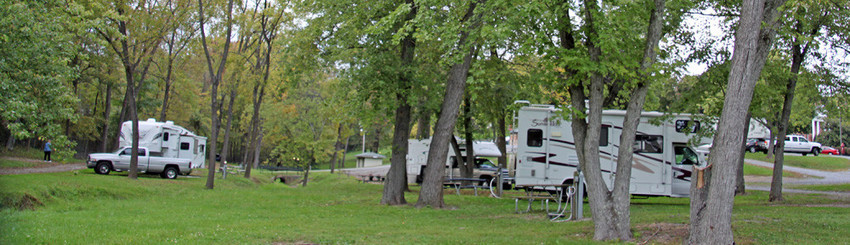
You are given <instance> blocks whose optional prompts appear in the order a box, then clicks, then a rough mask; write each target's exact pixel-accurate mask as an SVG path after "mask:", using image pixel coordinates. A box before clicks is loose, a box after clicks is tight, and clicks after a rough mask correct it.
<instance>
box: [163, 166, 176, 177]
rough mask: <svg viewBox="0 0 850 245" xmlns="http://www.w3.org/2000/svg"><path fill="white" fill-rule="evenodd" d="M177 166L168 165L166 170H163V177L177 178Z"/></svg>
mask: <svg viewBox="0 0 850 245" xmlns="http://www.w3.org/2000/svg"><path fill="white" fill-rule="evenodd" d="M177 174H178V171H177V168H174V167H167V168H165V171H162V177H163V178H166V179H176V178H177Z"/></svg>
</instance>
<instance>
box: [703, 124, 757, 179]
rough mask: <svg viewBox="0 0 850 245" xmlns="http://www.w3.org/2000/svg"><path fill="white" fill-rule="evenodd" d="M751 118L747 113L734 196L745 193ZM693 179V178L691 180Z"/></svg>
mask: <svg viewBox="0 0 850 245" xmlns="http://www.w3.org/2000/svg"><path fill="white" fill-rule="evenodd" d="M752 117H753V114H752V113H750V112H747V120H746V122H745V125H744V138H743V139H744V140H743V141H742V142H741V149H743V150H742V151H741V155H740V156H739V157H738V171H737V174H735V176H737V178H736V179H735V195H736V196H737V195H744V194H746V193H747V190H746V187H747V186H746V183H744V156H745V155H746V153H747V136H748V135H749V134H750V119H751V118H752ZM691 179H693V178H691Z"/></svg>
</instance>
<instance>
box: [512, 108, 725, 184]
mask: <svg viewBox="0 0 850 245" xmlns="http://www.w3.org/2000/svg"><path fill="white" fill-rule="evenodd" d="M560 111H561V110H560V109H558V108H556V107H555V106H552V105H528V106H524V107H522V108H520V110H519V112H518V114H517V117H516V118H515V120H516V122H515V124H514V125H516V126H517V128H516V130H517V136H518V137H517V138H516V140H512V144H516V145H517V146H516V147H517V151H516V156H515V158H514V159H515V160H514V161H515V163H512V164H511V167H515V168H516V169H515V171H510V172H511V173H512V174H514V175H515V176H514V177H515V181H516V184H517V185H536V184H567V183H572V182H573V178H574V177H573V176H574V173H575V172H576V169H577V167H578V166H579V161H578V156H577V154H576V148H575V140H574V139H573V135H572V127H571V124H570V122H569V121H566V120H563V119H561V118H560V115H559V113H560ZM625 114H626V112H625V111H623V110H604V111H603V112H602V129H601V134H600V143H599V160H600V164H601V168H602V175H603V178H604V180H605V184H606V185H607V186H608V188H609V189H611V188H612V186H613V181H614V177H615V174H616V173H615V171H616V166H617V154H618V151H619V145H620V144H619V140H620V134H621V133H622V130H623V128H622V126H623V117H624V116H625ZM652 119H663V120H662V122H661V125H657V124H654V123H657V122H656V120H652ZM700 126H701V125H700V122H699V121H697V120H695V119H693V118H692V116H691V115H689V114H674V115H666V117H665V114H664V113H660V112H642V113H641V118H640V125H639V126H638V129H637V136H636V139H635V144H634V157H633V161H632V176H631V183H630V193H631V194H633V195H648V196H672V197H686V196H688V195H689V193H690V180H691V173H692V171H693V165H694V164H699V163H700V162H701V161H702V160H700V159H703V157H702V156H701V155H698V154H697V153H696V151H695V150H694V149H693V148H692V146H691V145H690V144H689V142H690V141H689V140H690V139H691V138H692V137H698V136H697V134H695V132H697V130H699V127H700ZM698 141H699V142H701V143H707V142H710V139H708V138H698ZM512 170H513V169H512Z"/></svg>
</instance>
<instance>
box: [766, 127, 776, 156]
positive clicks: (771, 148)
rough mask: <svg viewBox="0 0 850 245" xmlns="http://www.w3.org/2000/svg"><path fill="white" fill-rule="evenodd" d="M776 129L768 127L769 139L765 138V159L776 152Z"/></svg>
mask: <svg viewBox="0 0 850 245" xmlns="http://www.w3.org/2000/svg"><path fill="white" fill-rule="evenodd" d="M775 131H776V129H775V128H771V129H770V137H769V138H770V139H768V140H767V159H771V158H773V155H774V154H776V152H775V151H776V134H774V132H775Z"/></svg>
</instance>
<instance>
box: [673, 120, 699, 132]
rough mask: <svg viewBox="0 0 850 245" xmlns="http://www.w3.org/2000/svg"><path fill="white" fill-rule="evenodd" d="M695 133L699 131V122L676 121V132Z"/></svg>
mask: <svg viewBox="0 0 850 245" xmlns="http://www.w3.org/2000/svg"><path fill="white" fill-rule="evenodd" d="M697 131H699V121H696V120H694V121H691V120H676V132H679V133H683V132H690V133H696V132H697Z"/></svg>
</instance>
